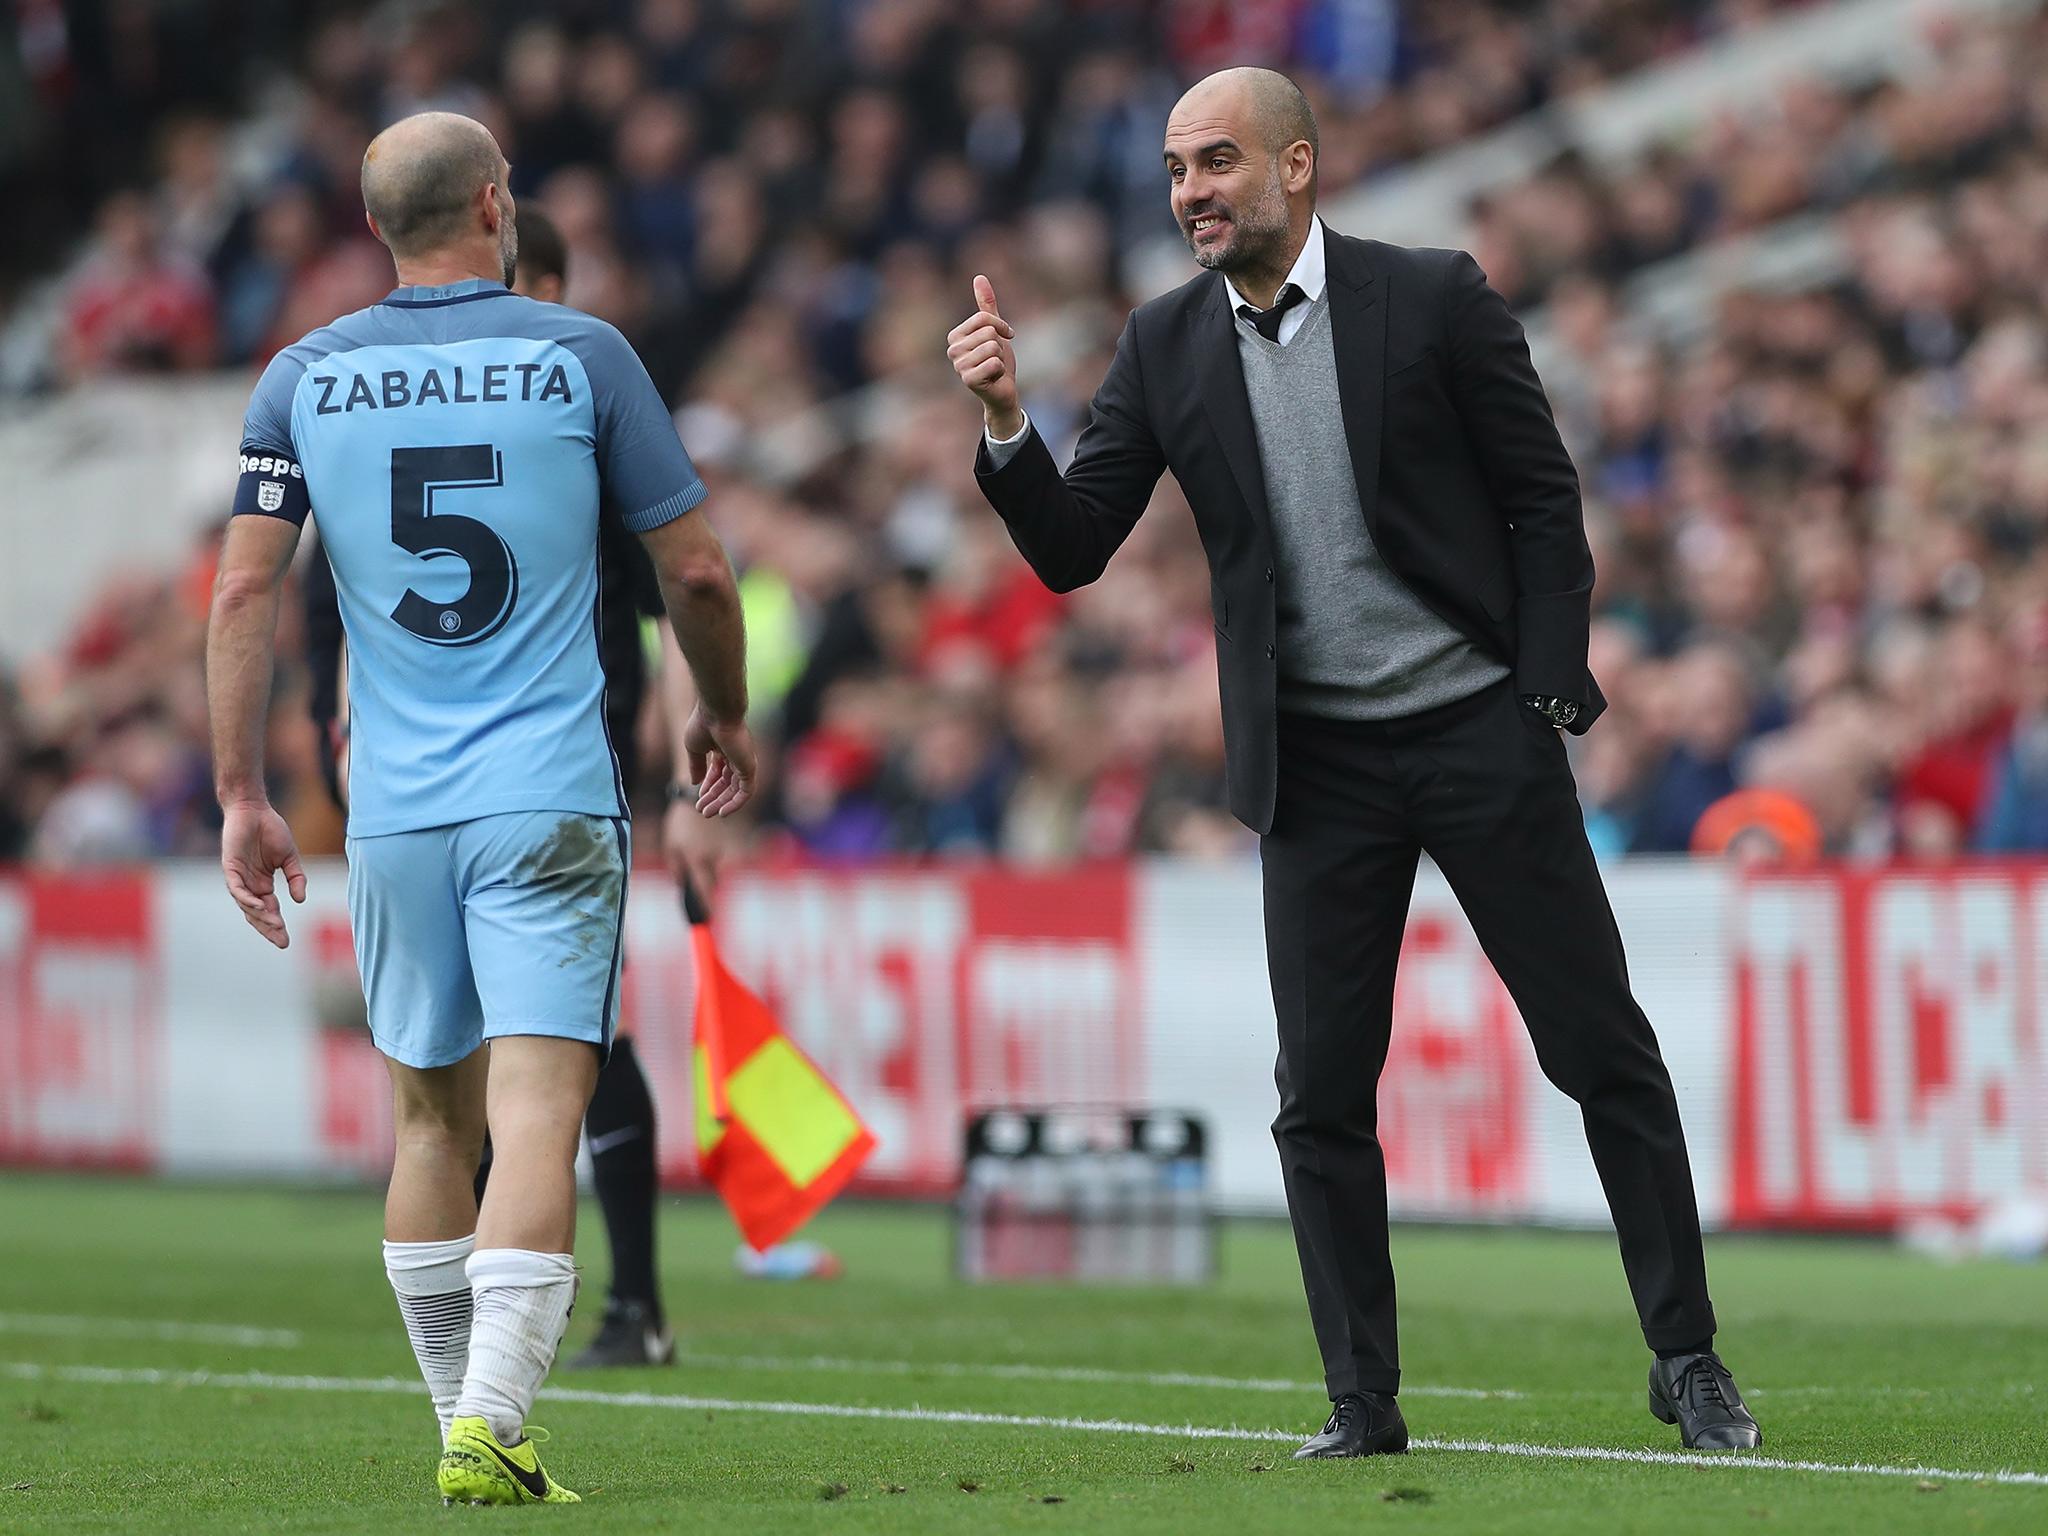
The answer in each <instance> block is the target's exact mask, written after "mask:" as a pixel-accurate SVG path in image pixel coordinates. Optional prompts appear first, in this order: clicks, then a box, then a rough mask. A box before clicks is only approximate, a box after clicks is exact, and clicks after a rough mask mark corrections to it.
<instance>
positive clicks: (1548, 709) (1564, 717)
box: [1522, 693, 1579, 730]
mask: <svg viewBox="0 0 2048 1536" xmlns="http://www.w3.org/2000/svg"><path fill="white" fill-rule="evenodd" d="M1522 702H1523V703H1524V704H1525V705H1527V706H1528V707H1529V708H1530V709H1533V710H1535V711H1536V713H1537V714H1539V715H1541V716H1542V717H1543V718H1544V719H1546V720H1548V721H1549V722H1550V723H1551V724H1552V725H1554V726H1556V727H1557V728H1558V729H1559V730H1564V729H1565V728H1566V727H1567V726H1569V725H1570V724H1571V723H1572V722H1573V721H1574V720H1576V719H1578V718H1579V706H1578V705H1577V704H1575V703H1573V702H1572V701H1571V700H1570V699H1560V698H1554V697H1553V696H1551V695H1550V694H1547V693H1525V694H1523V695H1522Z"/></svg>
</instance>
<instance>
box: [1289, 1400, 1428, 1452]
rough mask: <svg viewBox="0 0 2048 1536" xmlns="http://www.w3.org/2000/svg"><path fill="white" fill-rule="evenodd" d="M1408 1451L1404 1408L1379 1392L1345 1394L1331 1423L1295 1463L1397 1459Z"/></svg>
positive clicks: (1335, 1410)
mask: <svg viewBox="0 0 2048 1536" xmlns="http://www.w3.org/2000/svg"><path fill="white" fill-rule="evenodd" d="M1407 1449H1408V1424H1407V1421H1406V1420H1404V1419H1403V1418H1402V1417H1401V1405H1400V1404H1399V1403H1397V1402H1395V1401H1394V1400H1393V1399H1392V1398H1391V1397H1388V1396H1386V1395H1384V1394H1383V1393H1379V1392H1346V1393H1345V1394H1344V1395H1343V1396H1342V1397H1340V1398H1338V1399H1337V1401H1336V1403H1335V1405H1333V1406H1332V1408H1331V1409H1330V1422H1329V1423H1327V1424H1325V1425H1324V1426H1323V1432H1322V1433H1321V1434H1319V1435H1316V1436H1314V1437H1313V1438H1311V1439H1310V1440H1309V1441H1308V1442H1307V1443H1306V1444H1305V1445H1303V1446H1302V1448H1301V1449H1300V1450H1298V1451H1296V1452H1295V1453H1294V1459H1295V1460H1296V1461H1320V1460H1323V1459H1324V1458H1327V1457H1337V1456H1394V1455H1399V1454H1400V1453H1402V1452H1404V1451H1406V1450H1407Z"/></svg>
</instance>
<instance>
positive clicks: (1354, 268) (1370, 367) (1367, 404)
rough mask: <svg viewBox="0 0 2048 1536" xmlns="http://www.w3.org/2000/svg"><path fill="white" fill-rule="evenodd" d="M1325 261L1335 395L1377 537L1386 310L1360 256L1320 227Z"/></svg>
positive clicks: (1368, 524)
mask: <svg viewBox="0 0 2048 1536" xmlns="http://www.w3.org/2000/svg"><path fill="white" fill-rule="evenodd" d="M1324 240H1325V245H1324V251H1325V254H1326V257H1327V260H1328V268H1329V278H1330V281H1329V288H1328V290H1327V291H1328V293H1329V296H1330V339H1331V342H1332V344H1333V345H1334V346H1335V348H1336V351H1337V395H1338V398H1339V399H1340V400H1342V402H1343V406H1344V436H1345V438H1346V440H1347V441H1348V442H1349V443H1350V445H1351V473H1352V476H1353V478H1354V479H1356V480H1357V482H1358V504H1359V506H1360V507H1362V508H1364V510H1365V526H1366V528H1367V530H1368V531H1370V532H1371V533H1372V534H1373V536H1374V538H1375V539H1377V538H1378V536H1379V528H1378V526H1377V525H1378V521H1379V506H1380V497H1379V486H1380V436H1381V427H1382V416H1383V414H1384V408H1385V404H1386V383H1387V307H1386V305H1384V304H1382V303H1381V302H1380V295H1381V292H1382V290H1383V288H1384V286H1385V285H1384V284H1380V283H1377V282H1375V281H1374V278H1373V271H1372V267H1371V266H1370V265H1369V264H1368V263H1367V261H1366V259H1365V253H1364V251H1363V250H1362V249H1361V248H1360V247H1359V246H1358V245H1357V244H1356V243H1355V242H1353V241H1350V240H1346V239H1345V238H1344V237H1343V236H1342V235H1339V234H1337V233H1336V232H1335V231H1333V230H1331V229H1330V228H1329V227H1328V226H1327V225H1326V226H1324Z"/></svg>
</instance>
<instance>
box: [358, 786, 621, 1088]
mask: <svg viewBox="0 0 2048 1536" xmlns="http://www.w3.org/2000/svg"><path fill="white" fill-rule="evenodd" d="M631 856H632V843H631V839H630V835H629V833H628V830H627V825H626V823H625V822H623V821H620V820H615V819H613V818H609V817H604V816H585V815H581V814H578V813H574V812H564V811H516V812H513V813H510V814H508V815H503V816H481V817H478V818H477V819H476V820H474V821H462V822H456V823H454V824H453V825H451V826H445V827H428V828H426V829H424V830H422V831H417V832H393V833H389V834H387V835H385V836H382V837H352V838H350V839H349V840H348V910H349V916H350V918H351V920H352V921H353V923H354V926H355V940H356V963H357V965H358V966H359V967H360V968H361V970H362V974H363V992H364V995H365V997H366V998H367V999H368V1001H369V1006H370V1033H371V1035H372V1036H373V1037H374V1038H375V1040H376V1042H377V1049H378V1050H380V1051H382V1052H383V1053H384V1054H385V1055H386V1056H389V1057H391V1058H392V1059H393V1060H394V1061H400V1062H403V1063H405V1065H407V1066H409V1067H445V1066H449V1065H451V1064H453V1063H455V1062H458V1061H460V1060H462V1059H463V1058H464V1057H465V1056H467V1055H469V1054H470V1052H472V1051H474V1050H475V1049H476V1048H477V1047H478V1046H479V1045H481V1044H483V1042H484V1041H486V1040H491V1039H495V1038H497V1037H498V1036H500V1035H555V1036H559V1037H560V1038H562V1039H565V1040H587V1041H589V1042H590V1043H591V1044H592V1045H594V1046H596V1047H597V1049H598V1053H599V1055H600V1056H608V1055H609V1054H610V1052H611V1046H612V1030H613V1027H614V1026H615V1025H616V1023H617V1022H618V1010H619V963H620V935H621V931H622V929H623V926H624V920H625V910H626V869H627V865H628V864H629V863H630V861H631Z"/></svg>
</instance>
